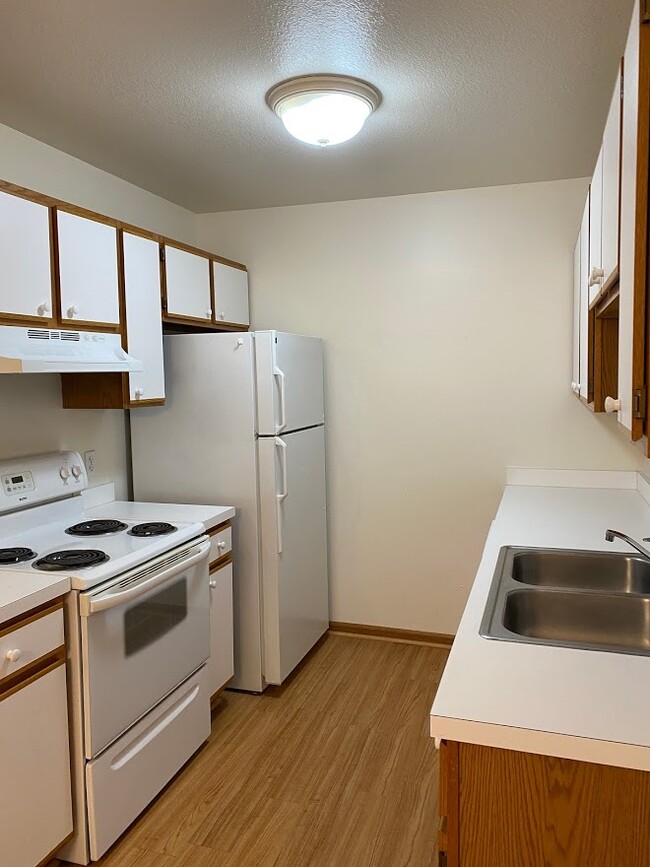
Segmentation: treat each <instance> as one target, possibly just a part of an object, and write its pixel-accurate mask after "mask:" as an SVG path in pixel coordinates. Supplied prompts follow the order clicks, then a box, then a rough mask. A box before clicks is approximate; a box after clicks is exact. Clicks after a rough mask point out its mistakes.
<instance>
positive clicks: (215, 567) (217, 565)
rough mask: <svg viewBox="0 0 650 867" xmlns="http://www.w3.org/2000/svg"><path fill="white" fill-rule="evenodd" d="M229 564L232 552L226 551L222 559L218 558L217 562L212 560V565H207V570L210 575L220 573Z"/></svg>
mask: <svg viewBox="0 0 650 867" xmlns="http://www.w3.org/2000/svg"><path fill="white" fill-rule="evenodd" d="M231 563H232V551H228V553H227V554H224V555H223V557H219V559H218V560H213V561H212V563H210V564H209V566H208V570H209V573H210V575H214V574H215V573H217V572H220V571H221V570H222V569H223V568H224V567H225V566H229V565H230V564H231Z"/></svg>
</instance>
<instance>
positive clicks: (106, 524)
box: [66, 518, 128, 536]
mask: <svg viewBox="0 0 650 867" xmlns="http://www.w3.org/2000/svg"><path fill="white" fill-rule="evenodd" d="M127 526H128V525H127V524H124V523H123V522H122V521H113V520H111V519H108V518H106V519H100V520H96V521H82V522H81V523H80V524H73V526H72V527H68V529H67V530H66V533H68V535H70V536H106V535H108V534H109V533H120V532H121V531H122V530H126V529H127Z"/></svg>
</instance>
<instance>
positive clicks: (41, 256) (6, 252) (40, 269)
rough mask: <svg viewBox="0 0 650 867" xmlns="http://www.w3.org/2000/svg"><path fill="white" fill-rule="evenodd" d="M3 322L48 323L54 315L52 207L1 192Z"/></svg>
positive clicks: (0, 309)
mask: <svg viewBox="0 0 650 867" xmlns="http://www.w3.org/2000/svg"><path fill="white" fill-rule="evenodd" d="M0 263H1V268H2V280H0V321H2V322H4V323H5V324H25V325H27V324H31V323H32V322H34V321H38V322H39V323H41V324H42V325H44V326H47V325H49V324H50V322H51V320H52V317H53V313H52V311H53V303H52V273H51V255H50V209H49V208H48V207H47V206H45V205H41V204H39V203H38V202H33V201H30V200H29V199H25V198H22V197H20V196H17V195H12V194H11V193H7V192H0Z"/></svg>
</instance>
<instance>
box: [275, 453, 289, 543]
mask: <svg viewBox="0 0 650 867" xmlns="http://www.w3.org/2000/svg"><path fill="white" fill-rule="evenodd" d="M275 447H276V449H277V450H278V454H279V456H280V472H281V474H282V490H281V491H280V492H279V493H277V494H276V495H275V503H276V510H277V515H278V554H281V553H282V503H283V502H284V501H285V500H286V498H287V497H288V496H289V483H288V481H287V444H286V443H285V441H284V440H283V439H280V437H275Z"/></svg>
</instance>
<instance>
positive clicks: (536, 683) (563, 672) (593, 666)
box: [430, 470, 650, 770]
mask: <svg viewBox="0 0 650 867" xmlns="http://www.w3.org/2000/svg"><path fill="white" fill-rule="evenodd" d="M509 482H510V484H508V486H507V487H506V489H505V493H504V495H503V499H502V501H501V505H500V507H499V510H498V513H497V516H496V518H495V520H494V522H493V524H492V527H491V529H490V533H489V535H488V539H487V542H486V545H485V549H484V551H483V558H482V561H481V564H480V566H479V570H478V573H477V575H476V580H475V582H474V585H473V587H472V591H471V593H470V596H469V600H468V602H467V606H466V608H465V612H464V614H463V617H462V620H461V623H460V626H459V628H458V633H457V635H456V639H455V640H454V645H453V648H452V650H451V653H450V656H449V661H448V663H447V666H446V668H445V672H444V675H443V678H442V682H441V684H440V687H439V689H438V693H437V695H436V698H435V701H434V703H433V707H432V709H431V717H430V730H431V735H432V736H433V737H436V738H446V739H449V740H456V741H464V742H468V743H476V744H483V745H486V746H494V747H503V748H506V749H515V750H522V751H527V752H533V753H539V754H542V755H554V756H561V757H564V758H574V759H579V760H581V761H591V762H597V763H601V764H609V765H617V766H621V767H631V768H640V769H643V770H650V689H649V688H648V686H649V685H650V656H633V655H628V654H623V653H606V652H601V651H592V650H578V649H569V648H561V647H550V646H546V645H535V644H518V643H514V642H509V641H497V640H493V639H488V638H482V637H481V636H480V635H479V626H480V623H481V618H482V616H483V611H484V608H485V603H486V599H487V595H488V592H489V589H490V585H491V583H492V578H493V575H494V571H495V567H496V562H497V558H498V555H499V550H500V549H501V547H502V546H504V545H515V546H538V547H552V548H582V549H591V550H604V551H617V550H618V551H624V552H630V551H631V549H630V548H629V547H628V546H627V545H625V544H624V543H622V542H618V541H617V542H616V543H614V544H610V543H608V542H606V541H605V537H604V534H605V530H606V529H607V528H608V527H611V528H613V529H617V530H621V531H623V532H625V533H627V534H628V535H630V536H632V537H634V538H636V539H639V540H640V539H642V538H643V536H648V535H650V505H649V502H650V486H649V485H648V483H647V481H646V480H645V479H644V478H643V477H642V476H639V475H637V474H636V473H591V472H590V473H581V472H568V473H563V472H558V471H539V470H536V471H524V470H515V471H509ZM513 482H514V484H513ZM527 483H528V484H527ZM556 485H566V486H565V487H560V486H556ZM571 485H577V487H571ZM604 486H608V487H604Z"/></svg>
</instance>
